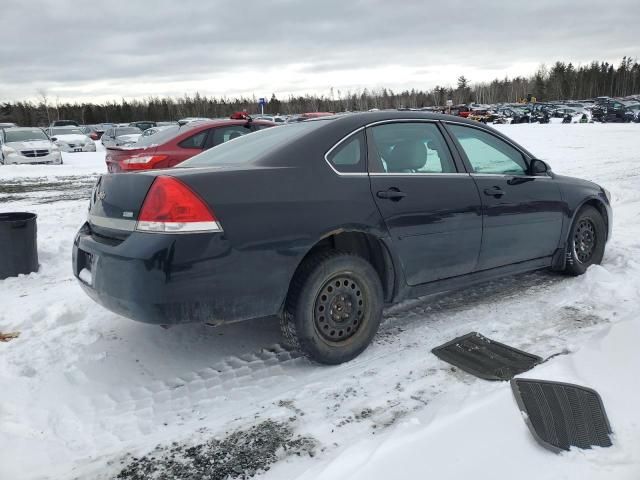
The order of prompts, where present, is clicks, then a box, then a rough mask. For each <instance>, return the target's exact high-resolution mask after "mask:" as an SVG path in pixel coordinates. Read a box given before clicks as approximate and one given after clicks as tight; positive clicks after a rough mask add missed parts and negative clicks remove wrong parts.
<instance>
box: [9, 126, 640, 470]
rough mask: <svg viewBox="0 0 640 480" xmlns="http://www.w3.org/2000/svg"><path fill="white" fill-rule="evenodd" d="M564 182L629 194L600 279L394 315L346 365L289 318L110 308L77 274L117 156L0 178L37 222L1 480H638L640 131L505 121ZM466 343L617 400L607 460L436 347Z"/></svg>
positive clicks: (496, 293) (521, 287)
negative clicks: (82, 239)
mask: <svg viewBox="0 0 640 480" xmlns="http://www.w3.org/2000/svg"><path fill="white" fill-rule="evenodd" d="M500 129H501V130H502V131H504V132H505V133H507V134H508V135H510V136H511V137H512V138H513V139H515V140H516V141H518V142H519V143H521V144H522V145H524V146H525V147H526V148H528V149H529V150H530V151H532V152H533V153H534V154H536V155H537V156H538V157H540V158H542V159H544V160H547V161H548V162H549V163H550V164H551V165H552V167H553V169H554V170H555V171H556V172H558V173H562V174H568V175H574V176H578V177H582V178H586V179H589V180H593V181H596V182H598V183H600V184H601V185H602V186H604V187H606V188H607V189H609V190H610V191H611V193H612V196H613V207H614V228H613V238H612V239H611V241H610V242H609V244H608V246H607V251H606V255H605V258H604V262H603V264H602V266H596V267H592V268H591V269H590V270H589V271H588V272H587V274H586V275H584V276H582V277H579V278H567V277H563V276H559V275H555V274H552V273H549V272H538V273H533V274H527V275H521V276H519V277H514V278H507V279H503V280H500V281H496V282H491V283H489V284H485V285H481V286H478V287H475V288H472V289H467V290H464V291H459V292H452V293H449V294H445V295H439V296H437V297H431V298H423V299H419V300H413V301H408V302H404V303H403V304H400V305H396V306H394V307H392V308H390V309H389V310H388V311H387V312H386V314H385V321H384V324H383V325H382V327H381V330H380V332H379V333H378V335H377V337H376V339H375V341H374V343H373V345H372V346H371V347H370V348H369V349H367V350H366V351H365V352H364V354H362V355H361V356H360V357H358V358H357V359H355V360H353V361H352V362H349V363H347V364H344V365H340V366H337V367H326V366H318V365H315V364H313V363H311V362H309V361H308V360H306V359H305V358H302V357H300V356H298V355H297V354H295V353H293V352H290V351H289V350H288V349H287V348H286V347H285V346H283V345H282V344H281V343H280V342H281V340H280V336H279V331H278V328H277V324H276V322H274V321H270V320H269V321H252V322H247V323H241V324H236V325H229V326H223V327H219V328H217V329H215V328H208V327H204V326H201V325H181V326H177V327H174V328H171V329H168V330H163V329H161V328H158V327H154V326H151V325H144V324H139V323H136V322H132V321H130V320H126V319H124V318H121V317H118V316H117V315H115V314H112V313H110V312H108V311H106V310H104V309H103V308H101V307H100V306H98V305H96V304H94V303H93V302H92V301H91V300H89V298H87V297H86V296H85V295H84V294H83V292H82V291H81V290H80V288H79V287H78V285H77V284H76V281H75V279H74V278H73V275H72V272H71V245H72V240H73V236H74V234H75V232H76V230H77V229H78V227H79V226H80V225H81V224H82V223H83V221H84V217H85V216H86V210H87V198H88V195H89V192H90V189H91V185H92V184H93V182H94V181H95V178H96V176H97V175H99V174H100V173H103V172H104V171H105V164H104V151H98V152H96V153H95V154H94V153H83V154H65V155H64V161H65V164H64V165H62V166H54V165H51V166H48V165H47V166H8V167H0V211H25V210H27V211H32V212H35V213H37V214H38V243H39V255H40V263H41V268H40V271H39V272H38V273H34V274H31V275H27V276H20V277H18V278H9V279H6V280H1V281H0V305H2V308H1V309H0V332H19V333H20V335H19V336H18V337H17V338H14V339H12V340H11V341H8V342H6V343H0V478H2V479H12V480H13V479H45V478H47V479H48V478H52V479H67V478H81V479H85V478H88V479H94V478H95V479H111V478H122V479H143V478H167V479H169V478H212V479H214V478H221V479H222V478H251V477H258V478H266V479H271V478H272V479H283V478H300V479H315V478H323V479H341V478H349V479H353V478H362V479H388V478H426V477H427V476H429V477H434V478H438V477H439V478H463V476H473V478H478V479H483V478H487V479H494V480H495V479H502V478H504V479H509V478H516V477H517V478H522V479H527V478H531V479H534V478H535V479H541V478H542V479H546V478H548V479H551V478H553V479H555V478H579V479H581V480H588V479H596V478H615V479H635V480H637V479H638V478H640V409H638V408H637V399H638V397H639V396H640V382H638V380H637V376H638V375H637V372H636V371H635V370H634V368H637V367H638V366H639V365H640V353H639V352H640V350H639V349H637V347H636V344H637V343H638V341H640V240H639V238H640V126H639V125H636V124H624V125H612V124H606V125H600V124H578V125H505V126H501V127H500ZM470 331H478V332H480V333H482V334H483V335H486V336H488V337H490V338H492V339H495V340H497V341H500V342H503V343H507V344H510V345H512V346H514V347H517V348H520V349H523V350H525V351H528V352H531V353H534V354H536V355H539V356H541V357H544V358H546V357H549V356H551V355H554V354H558V353H564V355H558V356H555V357H553V358H552V359H550V360H549V361H548V362H546V363H544V364H542V365H539V366H538V367H536V368H534V369H533V370H531V371H529V372H527V373H526V374H524V375H523V376H527V377H531V378H543V379H547V380H559V381H569V382H573V383H578V384H582V385H586V386H589V387H592V388H595V389H596V390H597V391H598V392H599V393H600V394H601V396H602V398H603V401H604V404H605V407H606V409H607V413H608V415H609V420H610V422H611V425H612V428H613V431H614V435H613V437H612V440H613V446H612V447H610V448H594V449H592V450H572V451H570V452H567V453H563V454H560V455H557V454H553V453H551V452H549V451H546V450H544V449H542V448H541V447H540V446H539V445H538V444H537V443H536V442H535V441H534V439H533V437H532V436H531V435H530V433H529V430H528V429H527V427H526V425H525V423H524V421H523V419H522V417H521V414H520V412H519V410H518V408H517V406H516V403H515V400H514V399H513V397H512V394H511V390H510V387H509V384H508V383H506V382H497V383H494V382H487V381H483V380H480V379H477V378H475V377H473V376H471V375H469V374H467V373H464V372H462V371H459V370H457V369H455V368H452V367H451V366H450V365H448V364H446V363H444V362H442V361H440V360H438V359H437V358H436V357H435V356H434V355H432V354H431V353H430V350H431V348H433V347H434V346H437V345H439V344H441V343H444V342H446V341H448V340H451V339H453V338H454V337H456V336H460V335H462V334H465V333H467V332H470Z"/></svg>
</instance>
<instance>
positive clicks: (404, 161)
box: [387, 140, 427, 172]
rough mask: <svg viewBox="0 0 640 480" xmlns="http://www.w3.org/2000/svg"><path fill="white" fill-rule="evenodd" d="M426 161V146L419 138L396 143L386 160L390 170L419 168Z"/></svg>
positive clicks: (400, 170)
mask: <svg viewBox="0 0 640 480" xmlns="http://www.w3.org/2000/svg"><path fill="white" fill-rule="evenodd" d="M426 163H427V147H426V146H425V145H424V143H423V142H421V141H419V140H405V141H403V142H401V143H398V144H397V145H396V146H395V147H394V148H393V150H391V153H389V160H388V161H387V165H388V169H389V171H390V172H403V171H406V170H419V169H421V168H423V167H424V165H425V164H426Z"/></svg>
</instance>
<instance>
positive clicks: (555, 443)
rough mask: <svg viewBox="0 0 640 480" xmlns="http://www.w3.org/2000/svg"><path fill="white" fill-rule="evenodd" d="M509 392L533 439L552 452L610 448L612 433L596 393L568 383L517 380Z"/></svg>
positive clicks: (513, 382) (512, 382)
mask: <svg viewBox="0 0 640 480" xmlns="http://www.w3.org/2000/svg"><path fill="white" fill-rule="evenodd" d="M511 388H512V390H513V394H514V395H515V397H516V401H517V402H518V406H519V407H520V410H522V411H523V412H524V413H525V415H526V416H525V422H526V423H527V425H528V426H529V430H531V433H532V434H533V436H534V437H535V439H536V440H537V441H538V442H539V443H540V444H541V445H542V446H543V447H545V448H548V449H549V450H552V451H554V452H561V451H563V450H569V448H570V447H571V446H575V447H579V448H591V447H592V446H599V447H610V446H611V439H610V438H609V434H610V433H612V431H611V426H610V425H609V420H608V419H607V414H606V412H605V410H604V405H603V404H602V399H601V398H600V395H598V392H596V391H595V390H592V389H590V388H587V387H581V386H579V385H572V384H570V383H561V382H549V381H546V380H532V379H529V378H527V379H524V378H516V379H514V380H511Z"/></svg>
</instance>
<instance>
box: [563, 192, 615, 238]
mask: <svg viewBox="0 0 640 480" xmlns="http://www.w3.org/2000/svg"><path fill="white" fill-rule="evenodd" d="M587 206H590V207H594V208H595V209H596V210H598V212H599V213H600V215H602V218H603V219H604V224H605V227H606V228H605V234H606V235H607V240H608V239H609V231H610V223H609V222H610V221H611V219H610V218H609V212H608V210H607V207H606V206H605V204H604V202H603V201H602V200H601V199H600V198H598V197H595V196H594V197H589V198H586V199H584V200H583V201H582V203H580V204H579V205H578V206H577V207H576V208H575V210H574V211H573V215H572V216H571V222H569V228H567V232H566V235H565V241H568V239H569V232H571V227H572V226H573V222H575V220H576V217H577V216H578V213H580V210H582V209H583V208H584V207H587Z"/></svg>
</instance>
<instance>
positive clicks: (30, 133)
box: [4, 128, 48, 143]
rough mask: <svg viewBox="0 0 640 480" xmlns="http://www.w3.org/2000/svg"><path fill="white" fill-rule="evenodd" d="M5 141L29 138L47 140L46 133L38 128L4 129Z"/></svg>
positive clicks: (26, 139)
mask: <svg viewBox="0 0 640 480" xmlns="http://www.w3.org/2000/svg"><path fill="white" fill-rule="evenodd" d="M4 138H5V142H7V143H10V142H26V141H29V140H48V138H47V135H46V134H45V133H44V132H43V131H42V130H41V129H39V128H34V129H31V130H5V131H4Z"/></svg>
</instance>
